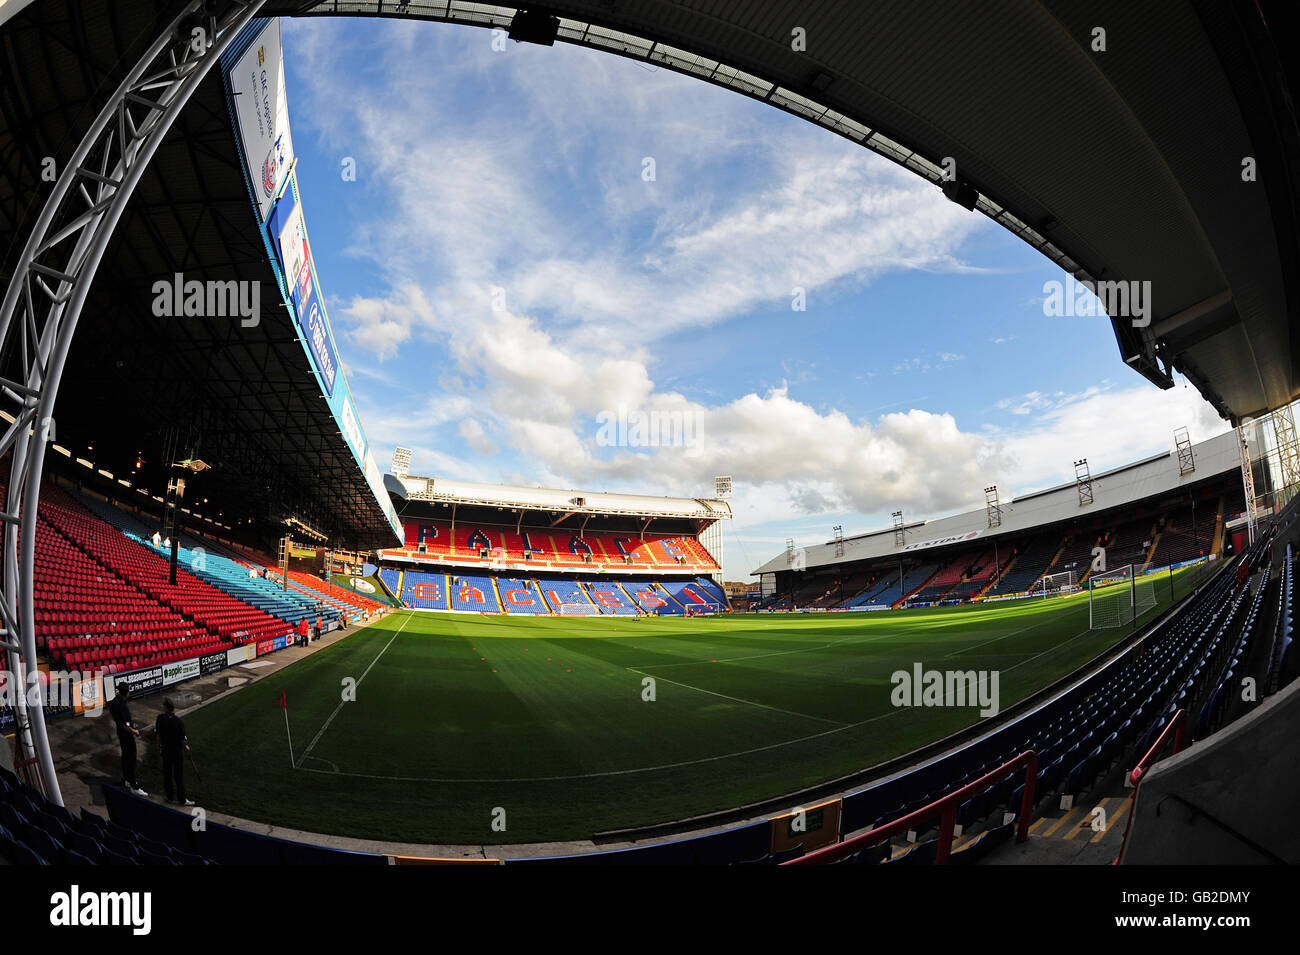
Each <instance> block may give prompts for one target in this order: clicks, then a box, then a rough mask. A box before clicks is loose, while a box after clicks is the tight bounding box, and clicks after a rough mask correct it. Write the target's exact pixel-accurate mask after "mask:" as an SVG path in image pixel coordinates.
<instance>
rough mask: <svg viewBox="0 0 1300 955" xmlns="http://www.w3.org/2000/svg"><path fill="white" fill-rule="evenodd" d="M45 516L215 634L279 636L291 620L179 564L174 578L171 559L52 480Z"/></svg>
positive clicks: (237, 638)
mask: <svg viewBox="0 0 1300 955" xmlns="http://www.w3.org/2000/svg"><path fill="white" fill-rule="evenodd" d="M46 494H47V496H46V497H45V500H44V504H43V506H42V508H41V516H42V517H43V518H44V519H46V520H48V521H49V523H50V524H51V525H52V526H53V527H54V528H55V529H56V530H58V531H59V532H60V533H62V534H63V535H64V537H66V538H67V539H68V541H69V542H71V543H72V544H73V545H74V546H75V547H77V548H78V549H80V550H82V551H83V552H84V553H85V554H86V555H87V556H89V557H91V558H92V559H94V560H95V561H96V562H98V563H99V564H100V565H102V566H103V567H104V568H106V569H107V570H109V571H111V572H113V573H114V574H116V575H117V576H118V577H120V578H121V579H122V580H124V581H127V582H128V583H130V584H131V585H133V586H135V587H136V588H138V589H139V590H140V591H142V592H143V593H144V594H146V595H148V596H149V597H152V598H153V599H154V600H156V601H157V602H158V603H160V604H162V605H164V606H166V607H169V608H171V609H172V610H173V611H175V612H176V613H178V614H180V615H181V616H183V617H185V618H188V619H190V620H193V621H194V622H195V623H197V624H199V625H201V626H202V627H203V628H204V629H206V630H207V631H208V632H209V633H211V634H213V635H214V636H218V637H221V638H222V639H224V640H226V641H228V642H231V643H243V642H247V641H248V640H257V639H263V638H265V637H274V636H280V635H282V634H285V633H288V632H290V631H291V630H292V627H291V626H290V625H289V623H288V622H287V621H285V620H283V619H280V618H278V617H275V616H272V615H271V614H269V613H266V612H265V611H263V610H259V609H258V608H256V607H254V606H251V605H249V604H246V603H244V602H242V601H240V600H237V599H235V598H234V597H231V596H230V595H229V594H227V593H225V592H223V591H221V590H218V589H217V588H216V587H213V586H211V585H209V584H207V583H205V582H204V581H202V580H200V579H199V578H198V577H195V576H194V575H192V574H190V573H189V572H188V571H186V570H183V569H181V568H177V571H176V583H175V584H172V583H170V582H169V568H168V564H167V562H166V561H165V560H163V559H162V558H161V557H159V556H158V555H156V554H155V553H153V552H152V551H151V550H150V549H148V548H146V547H144V546H143V545H141V544H140V543H138V542H136V541H133V540H131V539H130V538H128V537H126V536H125V535H124V534H121V533H120V532H118V531H117V530H116V529H115V528H113V527H111V526H109V525H108V524H106V523H105V522H104V521H102V520H100V519H99V518H97V517H95V516H93V515H92V514H90V512H88V511H85V510H84V509H81V508H80V506H79V505H77V504H76V502H74V501H73V500H72V499H71V498H70V497H68V496H67V495H66V494H64V493H63V492H62V491H61V490H60V489H58V488H57V487H55V486H53V485H51V486H50V487H49V488H48V490H47V492H46Z"/></svg>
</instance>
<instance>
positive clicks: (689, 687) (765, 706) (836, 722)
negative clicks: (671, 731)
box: [626, 667, 849, 726]
mask: <svg viewBox="0 0 1300 955" xmlns="http://www.w3.org/2000/svg"><path fill="white" fill-rule="evenodd" d="M626 669H628V670H631V671H632V672H633V673H640V674H641V675H642V676H650V674H648V673H645V672H643V671H641V670H638V669H636V667H627V668H626ZM650 679H652V680H663V681H664V682H665V683H671V684H672V685H673V686H680V687H682V688H683V689H686V690H695V691H696V692H698V693H707V694H709V695H710V696H717V697H721V698H722V699H724V700H731V701H732V702H734V703H745V704H748V705H749V706H758V707H762V708H763V709H765V710H773V711H775V712H777V713H788V714H789V715H790V716H799V717H802V718H803V719H806V720H817V721H818V722H819V723H830V724H831V725H833V726H848V725H849V724H848V723H845V722H844V721H842V720H828V719H826V718H825V717H822V716H813V715H812V714H810V713H799V712H797V711H795V710H786V709H782V708H781V707H779V706H769V705H768V704H766V703H757V702H755V701H754V700H742V699H741V698H740V697H738V696H728V695H727V694H725V693H718V692H716V691H714V690H706V689H704V688H703V687H701V686H692V685H691V684H689V683H678V682H677V681H676V680H670V679H668V677H666V676H652V677H650Z"/></svg>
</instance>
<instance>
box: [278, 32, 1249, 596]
mask: <svg viewBox="0 0 1300 955" xmlns="http://www.w3.org/2000/svg"><path fill="white" fill-rule="evenodd" d="M284 48H285V59H286V68H287V83H288V94H289V112H290V118H291V122H292V127H293V134H294V136H293V138H294V146H295V149H296V151H297V156H298V166H297V172H298V179H299V183H300V186H301V188H302V194H303V201H304V211H305V214H306V217H307V223H308V228H309V230H310V234H311V239H312V249H313V254H314V256H315V260H316V265H317V268H318V272H319V274H320V277H321V285H322V287H323V290H324V292H325V294H326V299H327V302H328V304H329V309H330V318H331V321H332V323H333V327H334V333H335V337H336V339H337V340H338V343H339V347H340V350H341V353H342V358H343V361H344V365H345V367H346V369H347V373H348V379H349V382H350V384H351V387H352V390H353V394H354V396H355V398H356V402H357V406H358V411H359V414H360V416H361V419H362V422H363V424H364V426H365V429H366V432H367V435H368V437H369V439H370V441H371V444H372V446H373V447H375V448H376V449H377V450H376V454H375V457H376V459H377V460H378V461H379V463H380V464H381V466H386V465H387V463H388V460H387V459H388V456H389V453H390V451H389V449H391V447H392V446H393V445H396V444H402V445H405V446H408V447H411V448H413V449H414V451H415V454H414V458H413V462H412V471H413V472H414V473H418V474H426V475H433V476H442V477H447V478H460V479H467V480H482V481H508V482H514V483H523V484H539V485H543V486H559V487H577V488H584V489H587V490H595V491H600V490H607V491H620V490H623V491H635V492H638V493H652V494H672V495H685V496H699V495H704V494H711V492H712V479H713V476H714V475H717V474H731V475H733V476H734V478H735V482H736V492H735V495H734V497H733V499H732V507H733V511H734V513H735V519H734V521H733V522H732V526H731V528H730V529H729V531H728V532H727V534H726V547H727V555H726V556H727V567H726V570H727V575H728V577H729V578H732V579H738V578H743V577H744V576H745V575H747V574H748V572H749V571H750V570H751V569H753V567H754V566H756V565H757V564H758V563H761V562H762V561H764V560H766V559H768V558H769V557H770V556H772V555H773V554H774V553H776V552H777V551H779V550H781V549H782V548H783V547H784V541H785V539H786V538H787V537H793V538H794V539H795V541H796V543H797V544H811V543H817V542H820V541H824V540H826V539H828V538H829V537H830V535H831V527H832V525H834V524H843V526H844V528H845V532H846V533H847V534H852V533H856V532H861V531H864V530H869V529H874V528H877V527H881V526H885V525H887V524H888V523H889V514H890V512H891V511H893V510H896V509H899V508H901V509H903V510H904V512H905V514H906V515H907V516H908V517H909V519H910V518H921V517H931V518H933V517H939V516H942V515H943V514H947V513H952V512H954V511H958V510H964V509H967V508H971V507H979V506H982V505H983V488H984V487H985V486H986V485H988V484H992V483H996V484H998V486H999V488H1000V489H1001V493H1002V496H1003V498H1004V499H1006V498H1009V497H1010V496H1012V495H1013V494H1015V493H1017V492H1022V491H1026V490H1031V489H1035V488H1039V487H1043V486H1047V485H1050V484H1052V483H1056V482H1059V481H1062V480H1066V479H1068V478H1071V477H1072V475H1073V470H1072V467H1071V465H1072V462H1073V461H1074V460H1075V459H1076V458H1077V457H1080V456H1086V457H1087V458H1088V459H1089V462H1090V464H1091V466H1092V469H1093V471H1094V472H1097V471H1101V470H1104V469H1106V468H1109V467H1113V466H1116V465H1119V464H1123V463H1125V462H1127V461H1130V460H1133V459H1135V458H1137V457H1141V456H1143V455H1147V454H1152V453H1157V452H1160V451H1163V450H1166V449H1168V448H1169V447H1171V446H1172V444H1173V437H1172V435H1173V430H1174V429H1175V428H1176V427H1179V426H1181V425H1187V426H1188V427H1190V429H1191V433H1192V437H1193V440H1198V441H1199V440H1204V439H1205V438H1208V437H1210V436H1212V435H1213V434H1215V433H1218V432H1219V431H1222V430H1224V429H1225V428H1226V425H1225V423H1223V422H1221V421H1220V420H1219V419H1218V418H1217V416H1216V415H1215V414H1214V413H1213V411H1212V410H1211V409H1210V408H1209V406H1208V405H1207V404H1206V403H1205V402H1204V401H1202V400H1201V398H1200V396H1199V395H1198V394H1197V393H1196V392H1195V390H1194V389H1192V388H1190V387H1189V386H1187V385H1186V383H1185V382H1183V381H1181V380H1180V381H1179V385H1178V387H1177V388H1175V389H1174V390H1172V391H1168V392H1161V391H1159V390H1158V389H1156V388H1155V387H1154V386H1151V385H1149V384H1147V383H1146V382H1145V380H1144V379H1142V378H1140V377H1139V376H1137V375H1136V374H1134V373H1133V372H1130V371H1129V370H1128V369H1127V368H1126V367H1125V366H1124V364H1123V363H1122V362H1121V361H1120V359H1119V357H1118V352H1117V349H1116V346H1115V341H1114V336H1113V335H1112V334H1111V331H1110V328H1109V323H1108V322H1106V321H1105V320H1104V319H1098V318H1084V317H1072V318H1051V317H1047V316H1045V315H1044V309H1043V306H1042V299H1043V284H1044V282H1047V281H1050V280H1057V281H1059V280H1062V279H1063V278H1064V276H1063V273H1061V271H1060V270H1059V269H1057V268H1056V267H1055V266H1054V265H1053V264H1052V263H1051V262H1050V261H1048V260H1047V259H1045V258H1044V257H1042V256H1041V255H1040V254H1039V253H1037V252H1035V251H1034V250H1033V249H1031V248H1030V247H1028V246H1027V245H1025V244H1023V243H1022V242H1021V241H1020V240H1018V239H1016V238H1015V237H1013V236H1012V235H1010V234H1009V233H1007V232H1005V231H1004V230H1003V229H1001V228H1000V227H998V226H996V225H994V224H993V223H992V222H991V221H990V220H988V219H987V218H985V217H984V216H982V215H980V214H977V213H970V212H966V211H965V210H963V209H961V208H960V207H958V206H956V205H954V204H953V203H950V202H948V201H947V200H946V199H944V198H943V197H942V195H941V194H940V192H939V191H938V189H936V188H935V187H934V186H932V185H930V184H928V183H926V182H924V181H923V180H921V179H920V178H918V177H916V176H914V175H912V174H911V173H908V172H906V171H904V170H902V169H900V168H899V167H897V166H895V165H894V164H893V163H890V162H888V161H887V160H885V159H883V158H881V157H878V156H876V155H874V154H873V153H871V152H869V151H867V150H865V149H864V148H862V147H861V146H858V145H855V144H854V143H852V142H850V141H848V140H845V139H841V138H840V137H837V136H835V135H833V134H831V133H829V132H827V131H826V130H824V129H821V128H819V127H817V126H814V125H813V124H811V123H808V122H806V121H805V120H801V119H798V118H795V117H793V116H790V115H787V114H784V113H782V112H780V111H778V110H775V109H773V108H771V107H769V106H765V105H763V104H761V103H759V102H757V101H754V100H750V99H748V98H745V97H743V96H740V95H738V94H735V93H732V92H729V91H727V90H724V89H721V88H716V87H713V86H710V85H708V84H705V83H703V82H700V81H698V80H695V79H692V78H689V77H685V76H681V75H679V74H675V73H672V72H671V71H668V70H662V69H652V68H650V67H648V66H646V65H644V64H638V63H635V62H632V61H629V60H625V59H622V58H619V57H615V56H612V55H609V54H604V53H598V52H594V51H589V50H584V49H580V48H576V47H572V46H569V45H566V44H557V45H556V46H555V47H553V48H545V47H537V46H530V45H526V44H514V43H509V44H507V45H506V49H505V50H504V51H496V50H493V48H492V34H491V33H490V32H489V31H486V30H482V29H477V28H469V27H459V26H450V25H442V24H429V23H414V22H394V21H385V20H346V21H331V20H328V19H324V18H304V19H300V20H293V19H290V20H286V21H285V22H284ZM345 159H351V160H353V161H354V163H355V169H356V178H355V181H349V180H346V179H345V178H344V176H343V175H342V174H341V172H342V168H343V163H344V160H345ZM647 160H652V161H653V177H652V178H650V177H649V176H648V174H647V168H648V166H649V163H648V162H647ZM800 289H801V290H802V296H803V302H804V308H803V309H802V310H795V309H794V308H792V303H794V302H795V301H796V294H797V292H796V290H800ZM652 412H656V413H659V414H661V415H663V416H664V419H665V420H680V421H686V422H689V423H690V427H689V428H688V433H687V435H686V440H685V441H684V442H683V443H681V444H677V445H671V446H664V445H660V446H653V447H646V446H613V447H611V446H608V445H607V444H606V443H605V442H603V440H602V439H601V432H600V424H601V422H602V421H607V420H608V419H609V418H610V417H614V418H617V417H619V416H623V417H624V418H625V419H626V418H627V417H628V416H629V415H634V414H636V413H645V414H649V413H652ZM602 415H603V416H604V417H602ZM672 416H676V417H672Z"/></svg>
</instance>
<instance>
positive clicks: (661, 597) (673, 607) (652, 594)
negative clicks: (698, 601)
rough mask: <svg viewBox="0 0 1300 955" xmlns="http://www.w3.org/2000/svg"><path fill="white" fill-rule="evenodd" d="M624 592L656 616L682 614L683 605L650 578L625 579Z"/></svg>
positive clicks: (643, 608)
mask: <svg viewBox="0 0 1300 955" xmlns="http://www.w3.org/2000/svg"><path fill="white" fill-rule="evenodd" d="M622 586H623V592H624V593H626V594H627V595H628V596H629V597H630V598H632V601H633V602H634V603H635V604H636V605H637V606H638V607H640V608H641V609H642V610H644V611H645V612H646V613H648V614H654V615H656V616H680V615H681V613H682V606H681V604H679V603H678V602H677V601H675V600H673V598H672V597H670V596H668V594H667V593H666V592H665V591H664V590H663V588H662V587H660V586H659V585H657V584H656V583H654V582H653V581H650V580H625V581H623V585H622Z"/></svg>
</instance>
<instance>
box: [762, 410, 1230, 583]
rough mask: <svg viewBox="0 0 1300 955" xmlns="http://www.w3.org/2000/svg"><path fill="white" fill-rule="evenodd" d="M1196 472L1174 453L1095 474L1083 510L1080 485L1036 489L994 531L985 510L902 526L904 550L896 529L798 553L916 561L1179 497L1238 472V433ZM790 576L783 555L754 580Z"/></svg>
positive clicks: (1198, 453) (818, 559) (1204, 452)
mask: <svg viewBox="0 0 1300 955" xmlns="http://www.w3.org/2000/svg"><path fill="white" fill-rule="evenodd" d="M1192 451H1193V454H1194V455H1195V461H1196V469H1195V470H1194V471H1192V472H1190V473H1188V474H1181V473H1180V471H1179V467H1178V454H1177V453H1176V452H1175V451H1172V450H1171V451H1169V452H1167V453H1165V454H1158V455H1155V456H1153V457H1150V458H1145V459H1143V460H1141V461H1135V462H1133V463H1132V464H1126V465H1124V466H1123V467H1118V468H1115V469H1113V470H1111V471H1105V472H1102V473H1100V474H1095V475H1093V477H1092V495H1093V503H1092V504H1089V505H1086V506H1081V505H1080V503H1079V494H1078V490H1077V485H1076V484H1075V483H1074V482H1071V483H1069V484H1061V485H1057V486H1056V487H1052V488H1047V489H1045V490H1041V491H1031V492H1029V493H1028V494H1022V495H1020V496H1019V497H1016V498H1013V499H1012V500H1011V501H1008V502H1004V503H1003V504H1002V505H1001V509H1002V523H1001V525H1000V526H998V527H996V528H990V527H989V526H988V512H987V510H986V509H985V508H980V509H979V510H975V511H967V512H966V513H964V514H955V515H953V516H952V517H944V518H940V519H938V520H934V521H920V522H918V523H915V524H909V525H908V526H907V535H906V537H905V542H904V543H903V544H902V545H899V544H896V543H895V542H894V529H893V527H886V528H882V529H880V530H876V531H870V532H868V533H866V534H860V535H857V536H854V537H846V538H845V539H844V553H843V555H841V556H838V557H837V556H836V550H837V547H836V544H835V542H833V541H832V542H829V543H826V544H816V545H813V546H812V547H805V548H803V549H802V557H803V560H802V561H801V563H802V565H803V566H804V567H805V568H814V567H826V566H831V565H834V564H847V563H852V562H853V561H859V560H869V559H872V558H877V557H898V556H902V555H905V554H906V555H909V556H916V555H917V553H918V552H920V553H924V551H925V550H927V549H928V548H929V547H938V546H944V545H951V544H960V543H963V542H966V541H971V542H980V541H985V540H995V539H1002V538H1004V537H1007V536H1016V535H1021V534H1023V533H1024V532H1026V531H1030V530H1033V529H1035V528H1038V527H1043V526H1046V525H1049V524H1055V523H1057V522H1059V521H1068V520H1071V519H1073V518H1078V517H1087V516H1089V515H1091V514H1095V513H1100V512H1102V511H1106V510H1109V509H1111V508H1116V507H1123V506H1125V505H1130V504H1136V503H1137V502H1138V501H1143V500H1146V499H1147V498H1150V497H1155V496H1158V495H1161V494H1170V493H1176V492H1178V491H1179V490H1181V489H1182V488H1185V487H1189V486H1191V485H1194V484H1197V483H1199V482H1201V481H1204V480H1206V479H1207V478H1213V477H1218V476H1220V475H1224V474H1228V473H1230V472H1233V471H1239V470H1240V468H1241V456H1240V454H1241V452H1240V450H1239V447H1238V444H1237V435H1236V432H1233V431H1228V432H1225V433H1223V434H1221V435H1219V436H1217V437H1214V438H1210V439H1209V440H1208V441H1202V442H1201V443H1200V444H1196V445H1193V446H1192ZM787 570H790V563H789V561H788V560H787V557H786V554H785V553H784V552H783V553H781V554H778V555H777V556H776V557H773V558H772V559H771V560H769V561H768V562H767V563H765V564H763V566H761V567H759V568H758V569H757V570H755V571H753V573H754V574H770V573H776V572H777V571H787Z"/></svg>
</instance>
